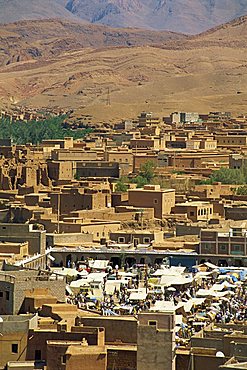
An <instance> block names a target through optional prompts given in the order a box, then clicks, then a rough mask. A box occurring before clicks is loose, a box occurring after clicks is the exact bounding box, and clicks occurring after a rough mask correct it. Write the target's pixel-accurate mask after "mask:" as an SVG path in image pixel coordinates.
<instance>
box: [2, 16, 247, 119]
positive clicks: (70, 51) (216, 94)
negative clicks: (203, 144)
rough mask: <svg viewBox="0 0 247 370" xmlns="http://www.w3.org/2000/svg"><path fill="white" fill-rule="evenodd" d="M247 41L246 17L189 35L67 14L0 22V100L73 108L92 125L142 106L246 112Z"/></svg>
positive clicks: (162, 110) (164, 110)
mask: <svg viewBox="0 0 247 370" xmlns="http://www.w3.org/2000/svg"><path fill="white" fill-rule="evenodd" d="M246 39H247V17H246V16H245V17H240V18H238V19H236V20H234V21H231V22H230V23H227V24H224V25H222V26H218V27H216V28H214V29H211V30H209V31H206V32H204V33H201V34H199V35H195V36H194V35H192V36H184V35H181V34H176V33H170V32H154V31H147V30H142V31H141V30H137V29H114V28H109V27H106V26H103V25H92V24H88V23H85V24H82V23H79V24H78V23H76V22H74V21H73V22H71V21H68V20H37V21H22V22H18V23H14V24H9V25H4V26H2V27H1V26H0V43H1V48H0V62H1V66H0V105H1V107H5V108H6V107H9V108H10V106H11V104H14V105H19V106H29V107H30V106H31V107H35V108H40V109H42V108H45V107H52V108H56V107H62V108H65V109H69V110H70V109H73V110H75V112H76V113H75V114H76V116H77V117H79V118H80V119H82V117H83V116H92V119H91V121H92V122H96V123H98V124H102V123H103V122H111V121H112V122H116V120H119V119H122V118H125V119H128V118H133V117H136V115H137V114H138V113H139V112H140V111H142V110H148V111H153V112H156V113H157V114H159V115H160V116H164V115H166V114H168V113H169V112H171V111H177V110H181V111H199V112H201V113H203V112H208V111H232V112H233V113H246V103H247V90H246V86H247V42H246ZM109 93H110V101H111V104H110V105H109V104H107V101H108V96H109Z"/></svg>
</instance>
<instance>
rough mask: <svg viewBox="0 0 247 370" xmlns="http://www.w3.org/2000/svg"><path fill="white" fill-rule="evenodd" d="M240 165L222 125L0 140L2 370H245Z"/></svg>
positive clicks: (211, 119) (246, 151)
mask: <svg viewBox="0 0 247 370" xmlns="http://www.w3.org/2000/svg"><path fill="white" fill-rule="evenodd" d="M59 113H61V112H57V114H59ZM63 113H64V112H63ZM36 117H37V119H42V118H43V117H41V116H40V117H39V118H38V116H37V115H36V113H35V112H31V111H29V112H22V115H17V114H15V115H14V116H13V117H12V120H13V121H14V120H15V119H17V118H18V119H19V120H23V121H27V122H29V123H30V125H32V121H31V120H32V119H36ZM6 118H7V119H9V118H11V117H10V116H9V114H8V113H6V112H2V120H3V119H6ZM21 124H22V123H21V122H20V125H21ZM246 164H247V116H245V115H239V116H237V115H236V116H233V115H232V114H231V113H230V112H208V113H206V114H199V113H197V112H173V113H171V114H170V116H168V117H158V116H157V115H156V114H155V113H152V112H141V113H140V114H139V116H138V117H136V118H135V119H133V120H128V121H124V120H123V121H121V122H116V123H115V124H111V125H109V126H108V127H102V126H101V127H94V129H93V130H92V131H91V132H88V133H87V134H86V136H85V137H83V138H81V139H73V137H64V138H63V139H44V140H42V141H41V142H40V143H38V144H32V143H26V144H25V145H19V144H16V143H15V142H13V140H12V138H11V137H9V138H2V139H0V266H1V271H0V353H1V356H0V369H12V370H14V369H17V368H18V369H23V370H24V369H48V370H53V369H54V370H55V369H61V370H64V369H70V370H71V369H73V370H77V369H81V368H83V369H100V370H101V369H102V370H106V369H107V370H108V369H109V370H110V369H115V370H116V369H118V370H134V369H137V370H148V369H151V367H154V366H155V367H156V368H157V369H158V370H164V369H167V370H169V369H170V370H174V369H176V370H184V369H187V368H188V369H194V370H203V369H208V368H209V364H210V370H214V369H215V370H218V369H225V370H227V369H245V368H247V293H246V292H247V290H246V288H247V167H246ZM153 343H157V344H158V345H157V346H155V347H154V346H153ZM82 363H83V367H81V366H82V365H81V364H82Z"/></svg>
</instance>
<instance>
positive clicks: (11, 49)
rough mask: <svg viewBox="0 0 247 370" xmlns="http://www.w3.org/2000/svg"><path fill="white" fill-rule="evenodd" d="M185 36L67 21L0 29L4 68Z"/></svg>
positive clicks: (23, 22) (19, 23)
mask: <svg viewBox="0 0 247 370" xmlns="http://www.w3.org/2000/svg"><path fill="white" fill-rule="evenodd" d="M178 39H181V40H184V39H186V36H185V35H182V34H177V33H174V32H166V31H163V32H155V31H148V30H139V29H114V28H110V27H107V26H103V25H91V24H88V23H78V22H71V21H66V20H55V19H51V20H40V21H22V22H16V23H13V24H8V25H2V26H0V43H1V48H0V66H1V65H5V64H11V63H13V62H21V61H27V60H32V59H35V60H46V59H49V58H54V57H56V56H58V55H59V54H61V53H64V52H65V51H72V50H79V49H81V48H84V47H93V48H102V47H108V46H140V45H163V44H165V43H166V42H168V41H169V40H178Z"/></svg>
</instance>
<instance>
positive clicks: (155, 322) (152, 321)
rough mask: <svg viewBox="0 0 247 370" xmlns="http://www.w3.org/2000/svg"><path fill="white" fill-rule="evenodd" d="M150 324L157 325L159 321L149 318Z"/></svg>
mask: <svg viewBox="0 0 247 370" xmlns="http://www.w3.org/2000/svg"><path fill="white" fill-rule="evenodd" d="M148 325H150V326H156V325H157V321H156V320H148Z"/></svg>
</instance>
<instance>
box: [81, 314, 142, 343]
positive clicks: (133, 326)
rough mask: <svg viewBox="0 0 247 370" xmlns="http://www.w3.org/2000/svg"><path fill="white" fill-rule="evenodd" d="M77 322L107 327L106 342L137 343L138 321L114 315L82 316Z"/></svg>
mask: <svg viewBox="0 0 247 370" xmlns="http://www.w3.org/2000/svg"><path fill="white" fill-rule="evenodd" d="M76 322H77V324H79V323H80V324H81V325H85V326H94V327H102V328H105V341H106V343H114V342H119V341H120V342H123V343H131V344H135V343H137V321H134V320H133V318H131V319H130V320H127V319H126V316H125V318H124V319H121V317H120V318H119V319H117V318H115V317H114V318H112V317H104V318H102V317H81V318H77V319H76ZM77 324H76V325H77Z"/></svg>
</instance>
